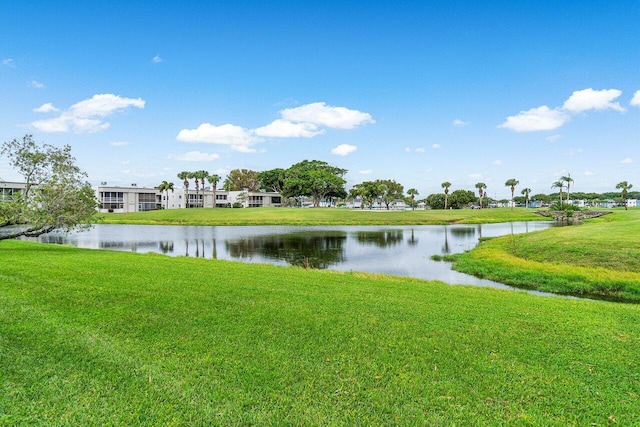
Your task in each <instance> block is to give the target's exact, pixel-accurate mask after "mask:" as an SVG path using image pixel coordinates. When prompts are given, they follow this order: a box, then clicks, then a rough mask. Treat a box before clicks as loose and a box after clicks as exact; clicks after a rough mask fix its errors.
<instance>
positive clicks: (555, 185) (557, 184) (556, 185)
mask: <svg viewBox="0 0 640 427" xmlns="http://www.w3.org/2000/svg"><path fill="white" fill-rule="evenodd" d="M551 188H557V189H559V190H560V204H561V205H562V189H563V188H564V181H562V180H558V181H556V182H554V183H553V184H551Z"/></svg>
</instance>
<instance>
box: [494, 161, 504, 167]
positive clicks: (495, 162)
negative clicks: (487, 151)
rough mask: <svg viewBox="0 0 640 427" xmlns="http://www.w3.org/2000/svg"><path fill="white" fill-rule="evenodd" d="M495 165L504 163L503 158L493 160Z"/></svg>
mask: <svg viewBox="0 0 640 427" xmlns="http://www.w3.org/2000/svg"><path fill="white" fill-rule="evenodd" d="M493 165H494V166H500V165H502V160H494V161H493Z"/></svg>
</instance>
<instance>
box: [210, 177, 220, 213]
mask: <svg viewBox="0 0 640 427" xmlns="http://www.w3.org/2000/svg"><path fill="white" fill-rule="evenodd" d="M207 181H209V184H211V190H212V191H213V208H214V209H215V208H216V191H217V187H218V182H220V176H219V175H216V174H215V173H214V174H211V175H207Z"/></svg>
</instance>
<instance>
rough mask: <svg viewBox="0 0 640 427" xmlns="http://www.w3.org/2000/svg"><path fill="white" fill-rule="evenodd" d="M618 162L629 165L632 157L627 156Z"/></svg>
mask: <svg viewBox="0 0 640 427" xmlns="http://www.w3.org/2000/svg"><path fill="white" fill-rule="evenodd" d="M620 163H624V164H626V165H630V164H631V163H633V159H632V158H631V157H627V158H626V159H623V160H620Z"/></svg>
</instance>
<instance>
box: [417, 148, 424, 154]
mask: <svg viewBox="0 0 640 427" xmlns="http://www.w3.org/2000/svg"><path fill="white" fill-rule="evenodd" d="M424 152H425V149H424V147H419V148H416V153H424Z"/></svg>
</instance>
